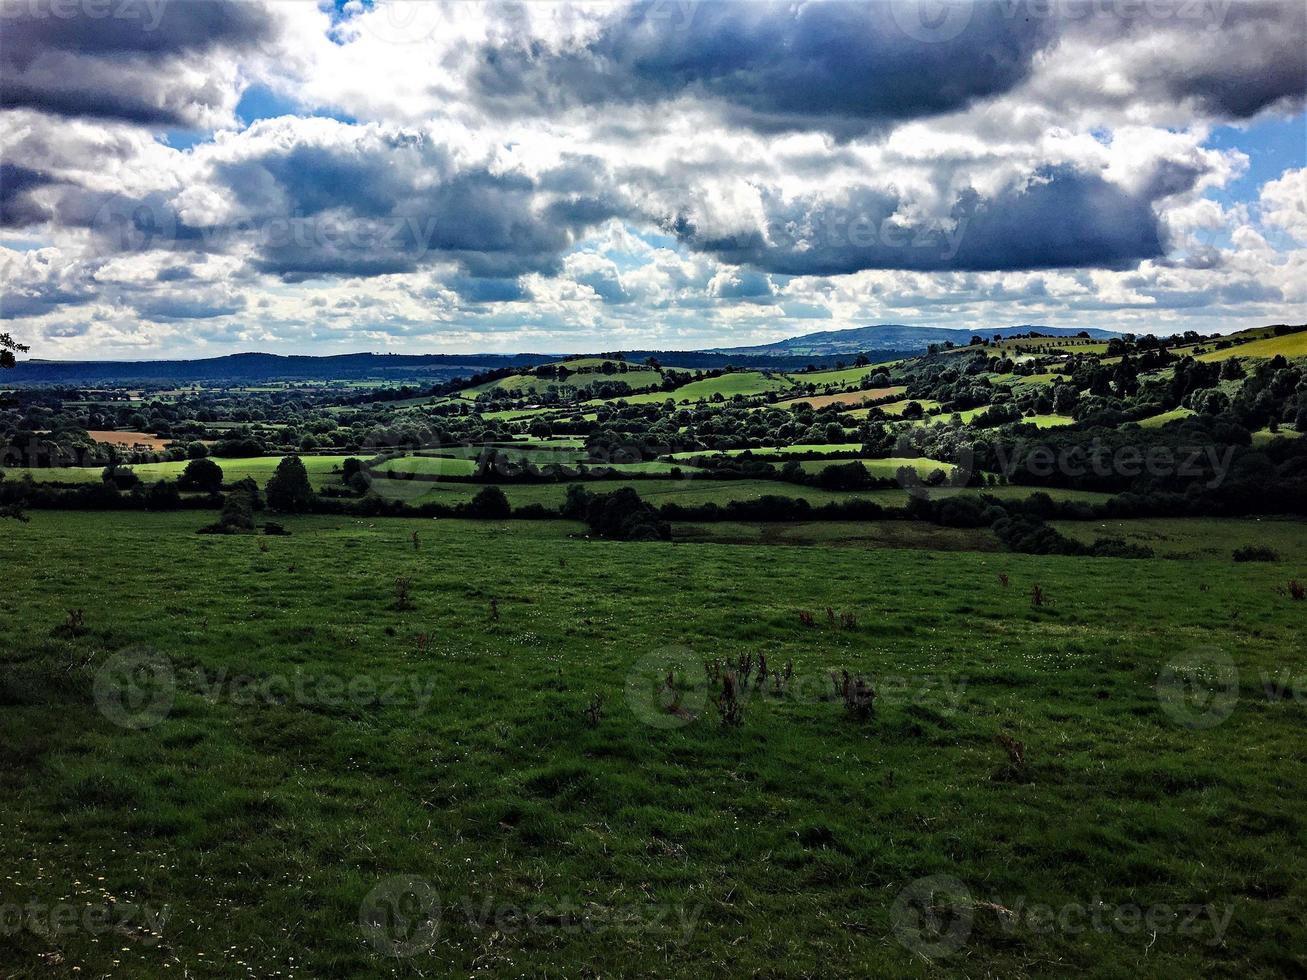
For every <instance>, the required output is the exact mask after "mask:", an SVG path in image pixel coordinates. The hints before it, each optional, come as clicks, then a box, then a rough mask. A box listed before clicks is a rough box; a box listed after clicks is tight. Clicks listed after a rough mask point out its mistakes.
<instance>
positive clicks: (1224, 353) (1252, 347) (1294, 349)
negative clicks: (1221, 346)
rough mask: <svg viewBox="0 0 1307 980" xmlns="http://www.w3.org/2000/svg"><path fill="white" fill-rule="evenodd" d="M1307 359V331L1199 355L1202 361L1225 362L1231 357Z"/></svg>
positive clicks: (1252, 341) (1264, 338)
mask: <svg viewBox="0 0 1307 980" xmlns="http://www.w3.org/2000/svg"><path fill="white" fill-rule="evenodd" d="M1277 354H1283V355H1284V356H1285V357H1307V330H1300V331H1298V332H1297V333H1291V334H1285V335H1284V336H1282V337H1274V336H1271V337H1263V338H1262V339H1261V340H1251V341H1249V342H1247V343H1245V344H1236V345H1234V346H1233V347H1227V348H1225V350H1214V351H1210V352H1208V353H1206V354H1199V355H1198V360H1200V361H1224V360H1227V359H1229V358H1231V357H1275V356H1276V355H1277Z"/></svg>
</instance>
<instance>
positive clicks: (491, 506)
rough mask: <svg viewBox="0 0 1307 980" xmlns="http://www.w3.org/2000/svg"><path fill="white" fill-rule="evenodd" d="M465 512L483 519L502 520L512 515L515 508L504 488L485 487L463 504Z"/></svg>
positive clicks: (469, 515)
mask: <svg viewBox="0 0 1307 980" xmlns="http://www.w3.org/2000/svg"><path fill="white" fill-rule="evenodd" d="M463 513H464V514H466V515H467V516H468V517H476V518H480V519H482V520H502V519H503V518H506V517H511V516H512V514H513V508H512V506H511V505H510V504H509V502H508V498H507V497H506V496H504V491H503V490H501V489H499V487H485V488H483V489H482V490H481V492H480V493H478V494H477V495H476V496H475V497H473V498H472V499H471V500H470V501H469V502H468V503H467V504H465V505H464V506H463Z"/></svg>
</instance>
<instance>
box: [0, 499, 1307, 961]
mask: <svg viewBox="0 0 1307 980" xmlns="http://www.w3.org/2000/svg"><path fill="white" fill-rule="evenodd" d="M201 518H202V515H199V514H194V513H175V514H165V515H143V514H128V513H103V514H63V513H57V512H34V513H32V514H31V522H30V523H28V524H13V523H9V524H6V525H4V526H2V527H0V542H2V543H3V549H4V558H5V570H6V588H5V589H4V590H3V591H2V592H0V780H2V781H3V785H2V788H3V792H4V794H5V805H4V806H3V807H0V864H2V866H3V867H4V869H5V870H4V877H3V892H2V896H0V904H3V906H4V908H5V918H4V920H3V921H4V924H5V927H6V928H5V932H4V936H3V941H2V942H0V972H3V973H4V974H5V975H12V976H19V977H41V976H48V975H55V976H82V977H88V976H106V975H121V976H129V977H184V976H193V977H214V978H217V977H231V976H256V977H267V976H276V975H281V976H303V977H341V978H343V977H367V976H378V977H380V976H403V977H413V976H451V975H470V974H473V973H479V974H484V975H488V976H503V975H519V974H530V975H533V976H544V975H551V976H631V975H642V976H668V975H670V976H685V977H696V978H700V977H705V976H714V977H738V976H749V975H758V976H794V977H801V976H814V975H822V976H848V977H855V976H856V977H863V976H888V977H917V976H934V975H950V976H1002V977H1020V976H1066V975H1068V974H1075V973H1081V974H1087V975H1093V976H1118V977H1129V976H1148V977H1153V976H1156V977H1174V976H1205V977H1247V976H1261V977H1279V976H1288V975H1298V974H1301V973H1302V972H1303V971H1304V970H1307V952H1305V951H1307V925H1305V923H1304V908H1307V884H1305V882H1307V875H1305V874H1304V871H1307V854H1305V853H1304V850H1305V843H1304V841H1305V838H1304V816H1303V812H1302V806H1301V801H1302V799H1304V798H1305V797H1307V770H1305V769H1304V767H1303V766H1302V765H1301V744H1302V731H1303V727H1304V724H1307V698H1304V697H1303V696H1302V691H1301V688H1302V686H1303V685H1304V684H1307V661H1304V656H1303V650H1302V645H1301V639H1302V622H1303V620H1302V617H1303V612H1304V607H1303V605H1302V604H1301V603H1296V602H1294V600H1292V599H1291V598H1290V597H1289V596H1288V595H1287V594H1286V593H1285V591H1284V583H1285V582H1286V581H1287V580H1288V579H1289V578H1290V577H1291V576H1296V577H1297V578H1298V579H1300V580H1301V579H1304V578H1307V565H1304V563H1303V559H1302V558H1301V557H1300V556H1301V555H1302V553H1303V552H1302V550H1301V544H1298V545H1295V546H1294V547H1295V549H1297V550H1295V555H1297V556H1299V557H1294V558H1292V559H1289V558H1286V560H1285V561H1283V562H1280V563H1275V564H1243V565H1236V564H1234V563H1232V562H1230V561H1229V560H1228V558H1226V557H1224V556H1221V555H1218V556H1216V557H1206V556H1203V555H1198V556H1196V557H1193V558H1191V559H1189V560H1184V561H1173V560H1166V559H1157V560H1149V561H1118V560H1111V559H1077V558H1060V557H1059V558H1044V557H1031V556H1022V555H1013V554H1007V553H1001V552H971V551H954V552H951V553H948V554H944V553H943V552H940V551H931V550H916V549H910V550H897V549H893V548H886V547H884V543H882V542H876V541H873V540H866V541H864V542H863V544H862V545H861V546H859V547H829V546H814V547H801V546H800V547H787V546H781V545H785V544H787V543H789V544H795V543H799V542H796V541H793V540H791V541H789V542H786V541H780V540H778V541H776V543H775V544H774V545H772V544H769V543H768V539H767V538H765V537H759V538H757V539H756V540H755V541H752V542H750V541H748V540H747V535H749V534H750V533H752V532H750V531H748V530H747V528H745V527H744V526H736V530H735V532H734V536H732V534H731V528H730V527H729V526H720V527H716V528H715V529H714V530H715V532H716V533H720V534H722V535H724V536H725V540H727V541H729V542H731V543H723V544H714V543H698V542H692V541H690V540H688V539H689V538H690V537H692V536H693V529H687V530H686V531H685V532H680V536H681V538H682V541H681V543H670V544H669V543H661V544H635V543H605V542H599V541H594V540H587V539H586V538H585V537H584V529H583V528H582V527H581V526H580V525H573V524H568V523H563V522H504V523H497V522H485V523H466V522H459V521H449V520H441V521H432V520H426V521H418V520H391V521H387V520H366V521H360V520H352V519H344V518H332V517H311V518H288V519H286V520H285V522H284V523H285V524H286V526H287V527H288V529H289V530H290V531H291V532H292V536H291V537H288V538H255V537H239V536H237V537H200V536H197V535H195V534H194V530H195V527H196V526H197V525H198V524H199V523H200V522H201ZM837 530H839V528H838V527H831V528H827V529H825V531H837ZM845 530H846V531H848V530H849V527H848V526H846V527H845ZM1300 532H1301V527H1298V530H1297V531H1296V532H1294V533H1295V534H1296V535H1297V537H1296V540H1298V541H1299V542H1301V539H1302V536H1301V533H1300ZM415 533H416V535H417V539H416V540H417V547H416V548H415V547H414V538H413V535H414V534H415ZM902 533H904V534H911V533H913V532H912V531H911V530H907V529H904V530H903V531H902ZM917 533H920V534H923V535H925V534H929V533H930V532H929V531H927V530H926V529H921V528H919V530H918V532H917ZM961 533H963V534H969V533H970V532H961ZM1174 533H1179V532H1178V531H1176V532H1174ZM1234 533H1235V532H1231V534H1234ZM779 534H780V535H781V536H785V535H791V534H798V536H799V537H800V538H802V537H803V532H798V531H788V530H781V531H779ZM1284 534H1285V535H1290V532H1289V531H1288V530H1286V531H1285V532H1284ZM1290 536H1291V535H1290ZM739 542H743V543H739ZM916 543H918V544H919V543H920V542H916ZM938 543H939V544H940V545H941V546H944V544H945V540H944V539H943V538H941V539H940V540H939V542H938ZM828 544H829V542H828ZM1222 547H1224V546H1222ZM265 548H266V550H265ZM1286 551H1288V548H1286ZM1000 575H1002V576H1007V585H1003V584H1002V583H1001V582H1000ZM397 577H403V578H405V579H407V580H408V581H409V583H410V584H409V585H408V586H407V593H408V594H407V602H401V601H400V599H399V598H398V595H399V594H398V592H397V589H396V584H395V583H396V578H397ZM1036 585H1038V586H1039V587H1040V589H1041V591H1042V593H1043V595H1044V597H1045V604H1044V605H1042V606H1039V607H1036V606H1035V605H1033V604H1032V600H1031V593H1032V590H1033V588H1034V586H1036ZM827 608H829V609H830V610H831V613H830V616H829V618H828V615H827V613H826V610H827ZM69 610H81V616H80V619H79V620H77V621H75V622H74V621H73V620H72V619H71V618H70V616H69ZM802 611H808V612H811V613H812V614H813V625H812V626H810V627H809V626H805V625H803V623H802V622H801V621H800V617H799V613H800V612H802ZM842 614H843V615H844V616H845V620H846V622H845V626H841V625H840V618H841V615H842ZM70 623H71V624H72V625H71V626H70ZM762 654H765V655H766V657H767V659H768V663H769V664H770V665H771V667H772V668H773V669H774V668H776V667H779V666H780V665H782V664H785V663H787V662H792V664H793V673H792V675H791V679H790V681H789V683H788V686H786V687H784V688H783V690H782V693H781V694H780V695H776V694H774V693H770V692H771V691H772V687H771V684H770V682H769V683H768V685H767V693H758V692H755V691H753V690H752V689H751V690H750V692H749V694H748V696H747V697H746V698H745V701H744V708H743V717H742V721H741V723H740V724H739V725H738V726H724V725H722V724H721V723H720V722H719V720H718V712H717V710H716V708H715V707H714V706H713V702H712V699H711V697H710V696H709V693H710V692H709V691H708V690H707V689H706V684H707V681H706V674H705V671H704V668H703V666H702V661H703V660H705V659H710V658H730V659H731V660H732V661H735V660H736V659H737V658H739V657H742V656H745V655H750V656H752V658H753V660H754V663H755V664H756V662H757V657H758V656H759V655H762ZM1227 658H1228V659H1227ZM1194 663H1201V664H1202V665H1203V667H1204V669H1203V670H1201V671H1199V672H1198V673H1196V674H1193V675H1192V676H1193V677H1194V678H1195V681H1196V683H1198V684H1199V685H1200V687H1202V688H1203V689H1209V688H1210V690H1211V696H1210V697H1209V696H1206V695H1204V696H1203V697H1188V696H1186V692H1188V691H1189V690H1190V689H1189V687H1187V686H1186V683H1185V679H1186V678H1189V677H1190V676H1191V674H1190V673H1189V668H1190V667H1191V666H1192V665H1193V664H1194ZM132 666H134V667H136V670H135V672H128V671H127V670H126V668H127V667H132ZM843 669H848V670H851V671H853V672H855V673H857V674H860V675H862V676H863V677H865V678H867V679H868V681H869V683H871V684H872V685H873V686H874V687H875V688H876V689H877V690H878V691H879V695H880V696H879V698H878V699H877V701H876V702H875V704H876V708H875V712H874V715H873V716H872V717H870V718H868V719H866V720H862V721H859V720H856V719H855V718H854V717H852V716H851V715H849V714H848V713H847V712H846V711H845V710H844V709H843V707H842V706H841V704H840V702H839V701H838V700H835V699H833V696H832V688H831V684H830V681H829V679H828V677H827V675H828V673H829V672H830V671H832V670H834V671H840V670H843ZM669 670H670V671H671V672H672V673H673V675H674V676H673V684H674V690H675V692H676V693H675V694H672V693H669V692H667V691H662V692H660V690H659V687H658V685H659V684H660V683H662V682H663V681H665V678H666V674H667V672H668V671H669ZM1268 683H1269V685H1270V687H1271V690H1272V692H1273V693H1274V692H1280V693H1282V694H1285V695H1287V696H1268V694H1267V686H1268ZM1295 685H1297V686H1296V687H1295ZM1295 692H1297V693H1296V694H1295ZM596 698H598V699H600V700H599V701H598V702H597V703H598V704H599V707H598V709H597V710H596V711H595V712H594V715H593V718H591V717H588V716H587V708H588V706H590V705H591V704H592V703H596V702H595V699H596ZM1000 736H1002V737H1004V738H1009V739H1014V740H1017V741H1019V742H1020V743H1022V747H1023V748H1022V752H1021V761H1020V762H1019V763H1018V762H1016V761H1014V757H1013V756H1012V755H1011V754H1010V753H1009V752H1008V751H1007V750H1006V749H1004V748H1003V747H1002V746H1001V745H999V744H997V742H996V738H998V737H1000ZM87 910H90V911H87ZM92 913H94V915H95V916H98V917H95V918H93V917H91V916H92ZM931 923H934V924H935V925H937V926H939V928H938V929H935V930H932V929H930V928H929V927H930V925H931Z"/></svg>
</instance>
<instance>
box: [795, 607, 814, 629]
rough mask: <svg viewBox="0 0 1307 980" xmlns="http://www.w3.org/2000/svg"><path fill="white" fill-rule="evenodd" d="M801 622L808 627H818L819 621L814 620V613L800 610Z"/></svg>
mask: <svg viewBox="0 0 1307 980" xmlns="http://www.w3.org/2000/svg"><path fill="white" fill-rule="evenodd" d="M799 622H800V623H801V624H802V625H804V626H807V627H813V626H816V625H817V621H816V620H815V619H814V618H813V616H812V613H810V612H808V610H806V609H800V610H799Z"/></svg>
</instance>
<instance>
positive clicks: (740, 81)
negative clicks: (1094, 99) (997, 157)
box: [472, 2, 1054, 136]
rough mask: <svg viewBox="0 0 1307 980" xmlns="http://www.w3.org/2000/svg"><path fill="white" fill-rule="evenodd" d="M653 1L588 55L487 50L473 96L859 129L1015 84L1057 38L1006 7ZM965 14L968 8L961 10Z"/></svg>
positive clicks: (496, 102)
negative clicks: (687, 105) (666, 105)
mask: <svg viewBox="0 0 1307 980" xmlns="http://www.w3.org/2000/svg"><path fill="white" fill-rule="evenodd" d="M930 6H931V5H930V4H924V5H917V4H913V3H908V4H889V3H843V2H831V3H803V4H789V3H767V2H747V3H693V4H685V5H678V4H671V3H663V2H654V3H647V4H639V5H637V6H635V7H633V8H628V9H624V10H622V11H620V12H617V13H615V14H614V15H613V16H612V17H611V19H610V20H609V21H608V23H607V24H606V25H605V26H604V27H603V29H602V30H601V31H600V32H599V34H598V36H597V37H595V38H594V39H593V40H592V41H591V42H590V43H589V44H587V45H586V47H585V48H584V49H581V50H569V51H563V52H561V53H558V52H552V51H549V50H546V49H544V48H543V47H542V46H540V45H538V44H536V43H534V42H533V41H532V40H531V39H529V38H525V37H523V38H521V39H520V40H516V41H509V42H507V43H501V44H495V45H488V46H486V47H485V48H484V49H483V50H482V51H481V52H480V56H479V63H478V64H477V65H476V66H475V68H474V70H473V72H472V79H473V86H474V91H475V92H476V93H477V95H478V96H479V97H480V98H481V99H482V100H483V102H484V103H485V104H486V105H487V106H490V107H494V108H497V109H499V110H503V111H508V112H522V111H535V110H537V109H539V108H541V107H545V108H551V107H553V108H557V107H566V106H568V105H572V104H582V105H598V104H604V103H613V102H630V103H637V102H645V103H648V102H658V101H661V100H665V99H674V98H678V97H682V96H689V97H694V98H698V99H704V100H708V101H710V102H712V103H715V104H718V105H720V106H722V107H723V108H724V109H725V111H726V113H727V115H728V116H730V117H732V118H733V119H734V120H735V121H737V122H740V123H743V124H745V125H748V126H751V127H753V128H755V129H759V130H764V131H780V130H790V129H824V130H827V131H830V132H833V133H836V134H838V135H845V136H852V135H856V134H858V133H861V132H866V131H867V130H870V129H874V128H877V127H879V126H882V125H885V124H888V123H892V122H895V121H899V120H905V119H913V118H918V117H922V116H931V115H937V114H939V113H944V112H951V111H953V110H957V109H961V108H963V107H965V106H966V105H968V104H970V103H971V102H972V101H974V100H976V99H980V98H985V97H988V96H993V95H997V94H1000V93H1003V92H1006V91H1009V90H1010V89H1011V88H1013V87H1014V86H1015V85H1017V84H1018V83H1019V82H1021V81H1022V80H1023V79H1025V78H1026V77H1027V75H1028V74H1029V72H1030V68H1031V61H1032V58H1033V56H1034V55H1035V54H1036V52H1038V51H1039V50H1041V49H1042V48H1043V47H1044V46H1045V45H1046V44H1047V43H1048V42H1049V41H1050V40H1051V39H1052V37H1053V36H1054V35H1053V31H1052V27H1053V25H1052V23H1051V22H1050V21H1048V20H1047V19H1045V20H1031V19H1028V18H1020V17H1013V16H1010V15H1009V14H1008V12H1007V11H1005V10H1004V9H1003V8H1002V7H1001V6H1000V5H998V4H979V5H976V6H975V7H974V8H972V7H967V8H960V9H961V11H962V13H963V14H964V15H965V21H964V22H959V23H958V24H957V25H956V26H955V27H954V26H951V25H950V24H949V22H948V19H947V16H946V19H945V20H944V21H942V22H940V21H935V20H932V19H931V14H930V11H929V9H928V8H929V7H930ZM954 12H956V11H954Z"/></svg>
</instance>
